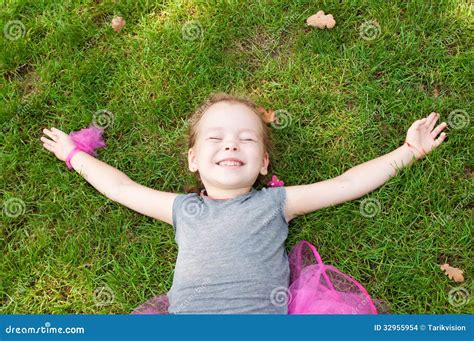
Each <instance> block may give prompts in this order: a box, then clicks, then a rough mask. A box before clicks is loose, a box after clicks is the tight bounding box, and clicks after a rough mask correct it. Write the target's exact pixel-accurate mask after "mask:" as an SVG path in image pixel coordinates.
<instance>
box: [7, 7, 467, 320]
mask: <svg viewBox="0 0 474 341" xmlns="http://www.w3.org/2000/svg"><path fill="white" fill-rule="evenodd" d="M320 9H322V10H324V11H325V12H326V13H331V14H333V15H334V17H335V19H336V21H337V24H336V26H335V27H334V28H333V29H331V30H318V29H316V28H311V27H307V26H306V25H305V20H306V18H307V17H309V16H310V15H312V14H314V13H316V12H317V11H318V10H320ZM472 11H473V7H472V5H470V2H469V1H467V0H466V1H454V0H451V1H425V0H418V1H410V2H406V1H390V2H385V1H375V0H370V1H369V0H365V1H339V2H336V1H334V2H331V1H321V2H315V1H283V0H282V1H255V2H253V1H252V2H245V1H237V0H229V1H219V2H217V1H216V2H212V1H205V2H204V1H167V2H164V1H163V2H162V3H160V2H159V1H144V0H142V1H100V0H96V1H21V0H18V1H6V3H5V2H3V4H2V6H1V9H0V24H1V28H3V32H2V36H1V38H0V47H1V49H0V51H1V52H0V56H1V64H0V69H1V72H2V77H1V79H0V82H1V83H0V84H1V86H0V94H1V102H2V105H1V106H0V119H1V126H2V134H1V144H0V148H1V159H0V160H1V182H2V186H1V187H0V190H1V193H0V194H1V196H0V200H1V203H2V214H1V215H0V223H1V233H0V249H1V261H0V278H1V280H0V312H1V313H4V314H11V313H16V314H23V313H53V314H58V313H129V312H131V311H132V310H133V309H134V308H135V307H136V306H137V305H139V304H140V303H142V302H144V301H145V300H146V299H148V298H150V297H151V296H154V295H158V294H163V293H166V292H167V291H168V290H169V289H170V288H171V284H172V278H173V269H174V264H175V261H176V256H177V245H176V244H175V241H174V233H173V229H172V227H171V226H170V225H167V224H166V223H162V222H159V221H156V220H153V219H151V218H148V217H146V216H142V215H140V214H138V213H135V212H134V211H132V210H130V209H128V208H126V207H123V206H120V205H119V204H116V203H114V202H111V201H110V200H108V199H107V198H105V197H104V196H102V195H101V194H100V193H99V192H98V191H96V190H95V189H94V188H93V187H92V186H91V185H89V184H88V183H87V182H86V181H85V180H84V179H83V178H82V177H81V176H80V175H79V174H77V173H75V172H70V171H68V170H67V168H66V166H65V165H64V163H61V162H60V161H58V160H57V159H56V158H55V157H54V156H53V155H52V154H51V153H48V152H47V151H46V150H45V149H44V148H43V147H42V144H41V142H40V140H39V139H40V137H41V136H42V135H43V134H42V129H43V128H46V127H48V128H50V127H56V128H58V129H61V130H63V131H65V132H68V133H69V132H70V131H73V130H79V129H80V128H83V127H86V126H88V125H89V124H90V123H91V122H92V120H93V118H94V117H96V116H97V112H99V113H102V114H103V113H104V112H105V113H110V115H109V116H108V117H106V118H108V119H110V121H109V122H108V123H107V129H106V134H105V138H106V141H107V144H108V146H107V148H105V149H101V150H99V158H100V159H101V160H103V161H105V162H107V163H109V164H110V165H112V166H114V167H117V168H118V169H120V170H121V171H123V172H125V173H126V174H127V175H129V176H130V178H132V179H133V180H135V181H137V182H139V183H141V184H143V185H145V186H148V187H152V188H156V189H160V190H164V191H172V192H177V193H183V192H184V187H185V185H186V184H188V183H189V182H190V180H191V179H192V177H191V173H190V172H189V171H188V170H187V167H186V163H185V162H186V159H185V155H186V141H185V140H184V137H185V133H186V129H187V122H186V120H187V117H188V115H189V114H190V113H191V112H192V111H193V110H194V109H195V108H196V107H197V106H198V105H199V104H200V103H201V102H202V101H203V100H204V98H205V97H206V96H208V94H209V93H211V92H214V91H226V92H232V93H237V94H241V95H245V96H248V97H250V98H251V99H253V100H254V101H256V102H257V104H258V105H261V106H264V107H267V108H273V109H275V110H277V109H280V110H284V112H286V113H287V114H288V118H290V120H289V122H288V124H287V125H286V127H285V128H284V129H273V140H274V144H275V151H276V152H275V154H274V155H273V160H272V162H273V169H274V173H273V174H276V175H277V176H278V177H279V178H280V179H282V180H284V181H285V185H288V186H291V185H298V184H308V183H313V182H318V181H322V180H326V179H329V178H332V177H335V176H338V175H340V174H342V173H343V172H344V171H346V170H348V169H349V168H351V167H354V166H356V165H358V164H360V163H363V162H365V161H368V160H371V159H373V158H376V157H378V156H381V155H383V154H386V153H388V152H390V151H392V150H394V149H396V148H397V147H398V146H400V145H401V144H402V143H403V142H404V139H405V136H406V131H407V130H408V128H409V127H410V125H411V124H412V123H413V121H415V120H417V119H419V118H422V117H424V116H426V115H427V114H429V113H430V112H432V111H436V112H439V113H440V114H441V117H440V121H439V122H442V121H445V122H447V123H448V125H449V126H448V128H447V129H446V130H445V132H447V134H448V139H447V140H445V142H444V143H443V144H442V145H441V146H440V147H439V148H438V149H436V150H435V151H434V152H433V153H431V154H430V155H429V156H428V157H426V158H425V159H424V160H422V161H419V162H417V163H415V164H412V165H411V166H410V167H407V168H405V169H403V170H402V171H401V172H400V173H399V174H398V175H397V176H396V177H394V178H392V179H391V180H390V181H388V182H387V183H386V184H385V185H383V186H382V187H380V188H378V189H377V190H375V191H373V192H372V193H370V194H368V195H366V196H364V197H362V198H360V199H359V200H354V201H351V202H347V203H345V204H342V205H338V206H335V207H330V208H326V209H322V210H319V211H316V212H313V213H311V214H307V215H304V216H301V217H298V218H296V219H294V220H292V221H291V222H290V231H289V238H288V240H287V243H286V247H287V250H289V249H290V248H291V247H292V246H293V245H294V244H295V243H296V242H297V241H299V240H301V239H306V240H308V241H310V242H311V243H313V244H314V245H315V246H316V247H317V248H318V251H319V252H320V254H321V255H322V257H323V260H324V261H325V262H326V263H328V264H332V265H334V266H336V267H337V268H338V269H340V270H341V271H343V272H345V273H347V274H350V275H351V276H353V277H354V278H356V279H357V280H358V281H360V282H361V283H362V285H364V286H365V287H366V289H367V290H368V292H369V293H370V294H371V295H372V296H373V297H374V298H376V299H380V300H383V301H385V302H387V303H388V305H389V306H390V312H392V313H396V314H415V313H416V314H425V313H426V314H446V313H450V314H456V313H472V312H473V311H474V309H473V308H474V305H473V300H472V299H471V300H468V298H470V297H469V296H470V295H471V293H472V292H473V281H472V274H473V273H474V271H473V270H474V262H473V251H472V241H473V227H472V226H473V219H472V207H473V204H472V193H473V182H472V175H473V167H474V166H473V157H472V132H473V131H472V117H471V113H472V109H473V108H472V96H469V93H470V92H471V95H472V79H473V77H472V76H473V74H472V69H473V49H472V45H471V44H470V42H472V23H473V22H472V15H473V12H472ZM114 16H122V17H123V18H124V19H125V20H126V25H125V27H124V28H123V29H122V30H121V31H120V32H115V31H114V30H112V28H111V26H110V21H111V19H112V17H114ZM5 27H7V29H5ZM469 89H471V90H470V91H469ZM270 175H271V174H270ZM367 199H373V200H374V202H375V203H376V205H379V207H378V208H376V211H375V212H374V214H361V212H360V208H361V207H362V206H363V204H364V203H367ZM364 200H365V201H364ZM443 263H449V264H450V265H452V266H455V267H458V268H460V269H462V270H463V271H464V276H465V281H464V282H463V283H456V282H454V281H452V280H450V279H449V278H448V277H447V276H446V275H445V274H444V273H443V272H442V271H441V270H440V269H439V265H440V264H443ZM451 290H455V291H456V290H458V291H457V294H456V293H455V294H453V291H451ZM459 290H461V291H459ZM450 291H451V294H449V293H450ZM104 295H105V296H107V295H108V296H109V298H110V299H108V301H107V302H105V303H104V304H102V303H103V302H102V301H100V302H97V297H103V296H104ZM453 295H454V296H456V295H457V296H456V297H454V301H453ZM459 295H467V296H468V297H465V298H464V301H462V300H463V298H462V297H461V298H459ZM450 298H451V300H450ZM460 300H461V301H462V302H460ZM450 301H451V303H450ZM459 302H460V303H462V304H459Z"/></svg>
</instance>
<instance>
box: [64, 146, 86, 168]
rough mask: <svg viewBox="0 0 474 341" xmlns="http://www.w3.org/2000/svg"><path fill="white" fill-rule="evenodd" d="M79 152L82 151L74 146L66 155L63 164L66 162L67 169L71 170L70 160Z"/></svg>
mask: <svg viewBox="0 0 474 341" xmlns="http://www.w3.org/2000/svg"><path fill="white" fill-rule="evenodd" d="M79 152H82V150H81V149H80V148H79V147H77V146H76V147H74V148H73V149H72V150H71V151H70V152H69V154H68V155H67V157H66V160H65V162H66V166H67V168H68V169H72V168H73V167H72V165H71V160H72V158H73V157H74V155H76V154H77V153H79Z"/></svg>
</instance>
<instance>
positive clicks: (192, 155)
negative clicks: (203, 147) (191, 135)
mask: <svg viewBox="0 0 474 341" xmlns="http://www.w3.org/2000/svg"><path fill="white" fill-rule="evenodd" d="M188 168H189V170H190V171H191V172H193V173H194V172H195V171H197V169H198V167H197V162H196V152H195V151H194V148H189V150H188Z"/></svg>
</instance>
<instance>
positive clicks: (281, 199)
mask: <svg viewBox="0 0 474 341" xmlns="http://www.w3.org/2000/svg"><path fill="white" fill-rule="evenodd" d="M274 190H276V198H277V202H278V206H279V209H280V215H281V218H282V219H283V222H284V223H285V224H288V223H287V222H286V217H285V207H286V187H284V186H281V187H274Z"/></svg>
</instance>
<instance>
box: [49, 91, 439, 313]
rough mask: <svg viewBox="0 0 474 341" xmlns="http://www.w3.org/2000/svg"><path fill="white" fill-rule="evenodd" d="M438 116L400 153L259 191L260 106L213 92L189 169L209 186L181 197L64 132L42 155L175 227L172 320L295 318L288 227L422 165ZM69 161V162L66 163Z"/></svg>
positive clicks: (262, 155)
mask: <svg viewBox="0 0 474 341" xmlns="http://www.w3.org/2000/svg"><path fill="white" fill-rule="evenodd" d="M438 118H439V115H438V114H437V113H435V112H433V113H431V114H430V115H428V116H427V117H425V118H423V119H420V120H417V121H415V122H414V123H413V124H412V125H411V127H410V128H409V129H408V132H407V136H406V140H405V143H404V144H402V145H401V146H400V147H398V148H397V149H395V150H394V151H392V152H390V153H388V154H385V155H383V156H380V157H378V158H376V159H374V160H370V161H367V162H365V163H362V164H360V165H358V166H356V167H353V168H351V169H349V170H348V171H346V172H345V173H343V174H341V175H339V176H337V177H335V178H333V179H329V180H325V181H321V182H316V183H313V184H307V185H298V186H279V187H269V188H263V189H262V190H256V189H255V187H256V184H258V183H259V182H261V181H262V179H263V178H264V177H265V176H266V175H267V174H268V172H269V167H270V158H269V156H270V152H269V151H270V133H269V127H268V126H267V125H266V123H267V122H266V121H265V119H264V117H263V115H262V114H261V112H260V111H259V110H258V109H257V107H256V106H255V104H254V103H252V102H251V101H249V100H246V99H244V98H239V97H234V96H231V95H227V94H224V93H217V94H212V95H211V96H210V97H209V98H208V99H207V100H206V101H205V103H204V104H203V105H201V107H199V108H198V110H197V111H196V112H195V113H194V114H193V115H192V116H191V118H190V125H189V150H188V167H189V170H190V171H191V172H193V173H195V174H196V177H197V179H198V180H199V182H200V183H201V186H202V187H203V188H202V189H198V191H195V192H193V193H186V194H184V193H183V194H176V193H168V192H163V191H158V190H154V189H151V188H147V187H145V186H142V185H140V184H138V183H136V182H134V181H133V180H131V179H130V178H129V177H128V176H127V175H125V174H124V173H122V172H121V171H119V170H117V169H115V168H113V167H111V166H109V165H108V164H106V163H104V162H102V161H100V160H98V159H96V158H94V157H93V156H91V155H89V154H87V153H85V152H83V151H77V149H75V144H74V142H73V141H72V139H71V137H70V136H69V135H68V134H66V133H64V132H62V131H61V130H59V129H56V128H51V130H48V129H44V130H43V132H44V134H45V135H46V136H47V137H44V136H43V137H41V141H42V142H43V146H44V148H46V149H47V150H48V151H50V152H52V153H54V154H55V156H56V157H57V158H58V159H59V160H61V161H69V162H70V165H71V166H72V167H73V168H74V169H75V170H76V171H77V172H78V173H79V174H81V175H82V176H83V177H84V178H85V179H86V181H88V182H89V183H90V184H91V185H92V186H94V187H95V188H96V189H97V190H98V191H99V192H101V193H102V194H104V195H105V196H107V197H108V198H109V199H111V200H113V201H116V202H118V203H120V204H122V205H125V206H127V207H129V208H131V209H132V210H135V211H137V212H139V213H142V214H144V215H147V216H149V217H153V218H156V219H158V220H161V221H164V222H166V223H168V224H170V225H172V226H173V229H174V231H175V240H176V242H177V244H178V248H179V251H178V256H177V261H176V267H175V271H174V277H173V285H172V287H171V290H170V291H169V293H168V294H167V296H168V299H169V307H168V310H169V312H170V313H234V314H239V313H274V314H286V313H288V306H287V305H286V304H277V303H276V297H275V295H278V294H279V291H281V290H284V289H285V288H288V286H289V275H290V273H289V263H288V255H287V253H286V251H285V249H284V243H285V240H286V238H287V235H288V223H289V222H290V221H291V220H292V219H293V218H295V217H297V216H299V215H302V214H306V213H310V212H313V211H315V210H318V209H321V208H324V207H328V206H332V205H336V204H340V203H343V202H346V201H349V200H354V199H357V198H360V197H362V196H363V195H365V194H367V193H369V192H371V191H373V190H374V189H376V188H378V187H379V186H381V185H382V184H384V183H385V182H386V181H387V180H389V179H390V177H392V176H394V175H395V174H396V170H397V168H402V167H404V166H407V165H408V164H410V163H411V162H412V161H413V160H414V159H417V160H419V159H421V158H423V157H424V156H425V155H426V154H428V153H430V152H431V151H432V150H433V149H434V148H436V147H438V146H439V145H440V144H441V143H442V142H443V141H444V139H445V138H446V134H445V133H444V132H443V133H442V134H441V135H440V136H439V137H438V135H439V134H440V133H441V131H442V130H443V129H444V128H445V127H446V126H447V124H446V123H445V122H443V123H441V124H440V125H438V126H437V127H436V128H435V125H436V121H437V120H438ZM68 156H69V160H68Z"/></svg>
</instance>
